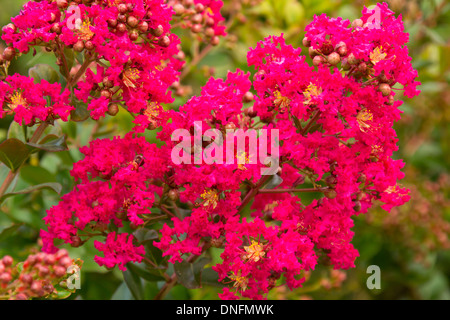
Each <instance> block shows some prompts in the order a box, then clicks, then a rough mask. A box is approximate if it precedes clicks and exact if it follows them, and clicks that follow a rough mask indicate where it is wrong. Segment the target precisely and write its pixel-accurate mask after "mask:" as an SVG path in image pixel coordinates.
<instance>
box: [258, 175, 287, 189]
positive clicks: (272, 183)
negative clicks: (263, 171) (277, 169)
mask: <svg viewBox="0 0 450 320" xmlns="http://www.w3.org/2000/svg"><path fill="white" fill-rule="evenodd" d="M281 183H283V179H282V178H281V177H280V176H279V175H277V174H274V175H273V176H272V179H270V180H269V181H268V182H267V183H266V184H265V185H264V186H263V187H262V188H261V189H275V188H276V187H278V186H279V185H280V184H281Z"/></svg>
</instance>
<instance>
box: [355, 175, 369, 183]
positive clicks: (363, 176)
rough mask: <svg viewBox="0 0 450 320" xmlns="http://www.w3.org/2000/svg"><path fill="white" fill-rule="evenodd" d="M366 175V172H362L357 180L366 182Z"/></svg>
mask: <svg viewBox="0 0 450 320" xmlns="http://www.w3.org/2000/svg"><path fill="white" fill-rule="evenodd" d="M366 179H367V178H366V175H365V174H364V173H361V174H360V176H359V177H358V180H356V181H357V182H359V183H365V182H366Z"/></svg>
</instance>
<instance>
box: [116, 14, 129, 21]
mask: <svg viewBox="0 0 450 320" xmlns="http://www.w3.org/2000/svg"><path fill="white" fill-rule="evenodd" d="M117 21H119V22H122V23H125V22H126V21H127V16H126V15H124V14H119V15H118V16H117Z"/></svg>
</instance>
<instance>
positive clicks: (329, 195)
mask: <svg viewBox="0 0 450 320" xmlns="http://www.w3.org/2000/svg"><path fill="white" fill-rule="evenodd" d="M324 195H325V197H327V198H328V199H334V198H336V197H337V193H336V190H333V189H327V190H325V191H324Z"/></svg>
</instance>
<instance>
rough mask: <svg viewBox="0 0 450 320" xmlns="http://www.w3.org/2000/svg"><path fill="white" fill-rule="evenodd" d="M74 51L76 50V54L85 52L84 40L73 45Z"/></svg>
mask: <svg viewBox="0 0 450 320" xmlns="http://www.w3.org/2000/svg"><path fill="white" fill-rule="evenodd" d="M73 50H75V51H76V52H81V51H83V50H84V42H83V41H82V40H78V41H77V42H76V43H75V44H74V45H73Z"/></svg>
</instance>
